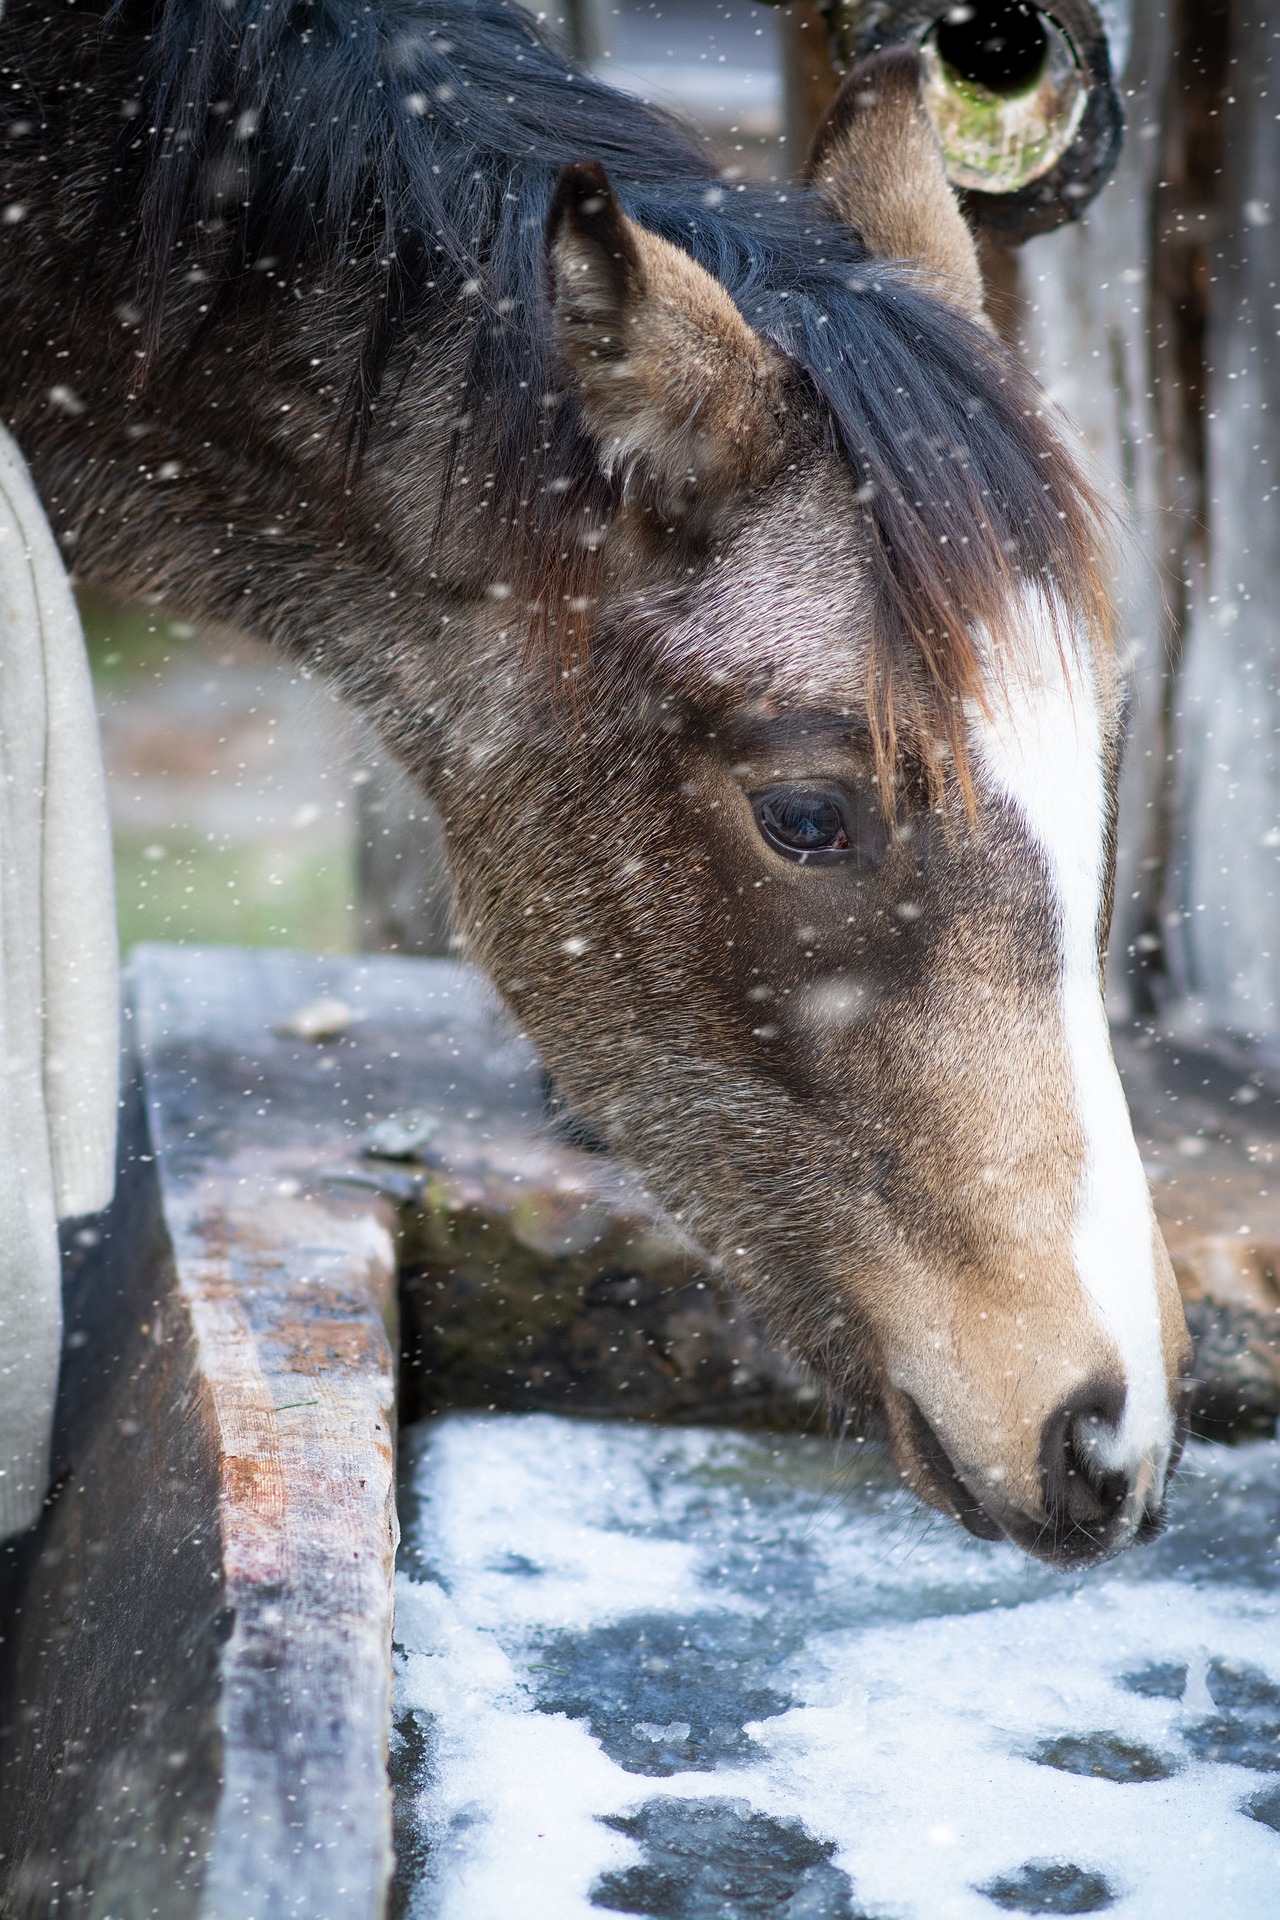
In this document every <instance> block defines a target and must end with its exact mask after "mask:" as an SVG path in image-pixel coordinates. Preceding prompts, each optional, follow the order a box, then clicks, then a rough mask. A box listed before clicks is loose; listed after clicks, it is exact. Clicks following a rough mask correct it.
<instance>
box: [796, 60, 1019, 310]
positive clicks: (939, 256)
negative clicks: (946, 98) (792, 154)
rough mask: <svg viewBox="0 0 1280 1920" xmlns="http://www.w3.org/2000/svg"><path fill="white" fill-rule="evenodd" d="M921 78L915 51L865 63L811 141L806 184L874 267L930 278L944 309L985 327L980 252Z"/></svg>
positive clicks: (854, 70)
mask: <svg viewBox="0 0 1280 1920" xmlns="http://www.w3.org/2000/svg"><path fill="white" fill-rule="evenodd" d="M923 77H924V76H923V68H922V64H921V60H920V55H919V54H918V53H917V52H916V51H915V49H914V48H912V47H893V48H890V49H887V50H886V51H885V52H883V53H873V54H870V55H868V57H867V58H866V59H865V60H860V61H859V62H858V64H857V65H856V66H855V67H853V68H851V69H850V71H849V73H848V74H847V75H846V77H845V79H844V82H843V84H842V85H841V88H840V91H839V93H838V94H837V95H836V97H835V99H834V100H833V101H832V103H831V105H830V107H829V108H828V109H827V113H826V116H825V118H824V119H823V121H822V123H821V125H820V126H819V128H818V131H817V132H816V134H815V135H814V137H813V146H812V148H811V149H810V153H809V158H808V161H807V163H806V166H805V175H806V177H807V178H808V179H809V180H811V181H812V182H813V183H814V185H815V186H816V187H818V188H819V190H820V191H821V192H822V193H823V195H824V196H825V197H826V199H827V200H828V201H829V202H830V204H831V205H832V207H834V209H835V211H836V212H837V213H838V214H839V216H840V218H841V219H842V220H843V221H844V222H845V223H846V225H847V226H850V227H853V228H854V229H855V230H856V231H857V232H858V233H859V234H861V236H862V238H863V239H864V240H865V241H866V243H867V246H868V247H869V248H870V250H871V252H872V253H873V254H875V255H876V256H877V258H880V259H884V260H907V261H912V262H914V263H916V264H918V265H919V266H922V267H924V268H926V269H927V271H928V272H929V273H931V274H932V275H933V276H934V278H935V280H936V281H937V292H938V294H939V295H940V297H941V298H942V299H944V300H945V301H947V302H948V304H949V305H951V306H953V307H955V308H957V309H958V310H959V312H961V313H963V314H964V315H965V316H966V318H968V319H970V320H978V321H982V322H984V323H985V322H986V314H985V312H984V309H983V290H982V269H981V268H980V267H979V265H978V254H977V249H976V247H975V246H974V244H973V236H972V234H971V233H970V231H969V229H968V226H967V225H966V224H965V220H964V216H963V215H962V214H961V212H960V208H959V205H958V204H957V201H956V196H955V193H954V192H953V190H952V187H951V183H950V181H949V180H948V179H947V175H946V168H945V167H944V165H943V160H942V148H941V147H940V146H939V144H938V136H937V134H936V133H935V132H934V130H933V122H932V121H931V120H930V118H929V115H928V113H927V112H926V110H925V105H924V94H923Z"/></svg>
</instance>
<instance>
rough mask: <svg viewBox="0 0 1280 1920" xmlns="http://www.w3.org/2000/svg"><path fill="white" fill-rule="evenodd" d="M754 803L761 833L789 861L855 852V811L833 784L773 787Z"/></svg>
mask: <svg viewBox="0 0 1280 1920" xmlns="http://www.w3.org/2000/svg"><path fill="white" fill-rule="evenodd" d="M751 804H752V806H753V807H754V809H755V816H756V824H757V826H758V827H759V828H760V831H761V833H762V834H763V835H764V837H765V839H766V840H767V841H768V842H769V845H770V846H771V847H772V848H773V849H774V851H775V852H777V853H781V854H783V855H784V856H785V857H786V858H787V859H788V860H798V861H802V862H803V861H806V860H812V859H815V858H816V859H828V860H829V859H833V858H834V859H838V858H839V857H840V855H841V854H849V853H851V852H853V851H855V848H854V846H853V839H854V836H853V833H852V830H851V827H852V821H851V812H852V810H851V808H850V806H849V802H848V800H847V799H846V797H845V795H844V794H842V793H839V792H836V791H835V790H833V789H832V788H831V787H770V789H769V791H768V792H767V793H761V794H757V795H756V796H755V797H754V799H753V800H752V803H751Z"/></svg>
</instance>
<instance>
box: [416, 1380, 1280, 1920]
mask: <svg viewBox="0 0 1280 1920" xmlns="http://www.w3.org/2000/svg"><path fill="white" fill-rule="evenodd" d="M406 1451H407V1456H408V1457H407V1463H406V1473H405V1493H404V1495H403V1498H402V1515H403V1519H404V1525H405V1542H404V1547H403V1549H402V1556H401V1569H402V1571H401V1574H400V1579H399V1586H398V1598H397V1625H396V1640H397V1646H398V1651H397V1657H396V1658H397V1709H396V1717H397V1727H398V1734H397V1754H396V1769H397V1772H398V1775H399V1778H400V1782H401V1787H400V1796H401V1814H400V1837H399V1844H400V1851H401V1887H400V1890H399V1898H400V1901H401V1903H402V1905H401V1911H402V1912H403V1913H404V1914H405V1915H406V1916H407V1920H424V1917H425V1916H432V1920H510V1917H511V1916H515V1915H519V1916H520V1920H583V1917H585V1916H589V1915H593V1914H599V1913H600V1912H601V1911H602V1910H604V1911H609V1912H621V1913H638V1914H648V1915H654V1916H660V1917H665V1920H755V1917H756V1916H761V1920H863V1916H866V1920H952V1917H953V1916H954V1920H970V1917H972V1920H981V1917H983V1916H986V1917H987V1920H990V1916H992V1915H994V1914H996V1913H998V1912H1000V1911H1006V1912H1009V1911H1011V1912H1018V1913H1089V1912H1101V1911H1104V1910H1105V1911H1110V1912H1112V1913H1114V1914H1115V1915H1117V1916H1124V1917H1125V1920H1207V1917H1209V1916H1211V1917H1212V1920H1264V1917H1265V1916H1268V1915H1271V1914H1280V1607H1278V1606H1277V1599H1278V1597H1280V1543H1278V1538H1277V1536H1278V1534H1280V1445H1277V1444H1276V1443H1273V1442H1258V1443H1254V1444H1252V1445H1249V1446H1246V1447H1242V1448H1237V1449H1226V1448H1220V1447H1210V1446H1207V1445H1197V1446H1193V1447H1192V1448H1191V1450H1190V1454H1189V1458H1188V1461H1187V1463H1186V1465H1185V1467H1184V1470H1183V1472H1182V1475H1181V1477H1180V1484H1179V1488H1178V1492H1177V1496H1176V1502H1175V1509H1176V1511H1175V1519H1174V1522H1173V1524H1172V1526H1171V1527H1170V1529H1169V1531H1168V1532H1167V1533H1166V1534H1165V1535H1164V1537H1163V1538H1162V1539H1161V1540H1160V1541H1158V1542H1157V1543H1156V1544H1155V1545H1154V1546H1151V1547H1148V1548H1145V1549H1138V1550H1136V1551H1134V1552H1132V1553H1130V1554H1128V1555H1126V1556H1123V1557H1122V1558H1121V1559H1120V1560H1118V1561H1116V1562H1114V1563H1113V1564H1112V1565H1110V1566H1107V1567H1104V1568H1101V1569H1097V1570H1094V1571H1092V1572H1088V1573H1083V1574H1075V1575H1070V1576H1063V1575H1060V1574H1054V1573H1052V1572H1049V1571H1048V1570H1046V1569H1044V1568H1040V1567H1035V1566H1032V1565H1031V1564H1030V1563H1029V1562H1027V1561H1026V1560H1025V1559H1024V1558H1023V1557H1022V1556H1021V1555H1019V1554H1018V1553H1016V1552H1015V1551H1014V1549H1012V1548H1006V1547H992V1546H988V1545H986V1544H984V1543H982V1542H979V1541H975V1540H970V1539H968V1538H967V1537H966V1536H965V1535H963V1534H962V1533H961V1532H960V1531H959V1530H958V1529H956V1528H954V1527H952V1526H950V1525H949V1524H947V1523H945V1522H942V1521H938V1520H931V1519H929V1518H928V1517H926V1516H924V1515H922V1514H921V1512H920V1510H919V1509H918V1508H916V1507H915V1506H914V1505H913V1503H911V1502H910V1501H909V1499H908V1498H907V1497H906V1496H905V1495H903V1494H902V1493H901V1492H900V1491H898V1490H897V1488H896V1484H895V1482H894V1478H893V1475H892V1473H891V1471H890V1470H889V1469H888V1467H887V1466H886V1464H885V1463H884V1462H883V1461H882V1460H881V1459H880V1458H879V1457H878V1456H877V1455H875V1454H873V1453H872V1452H871V1450H870V1449H868V1448H863V1447H861V1446H858V1445H855V1444H852V1443H849V1442H846V1443H843V1444H841V1445H836V1444H834V1443H828V1442H824V1441H819V1440H813V1439H807V1438H793V1437H779V1436H750V1435H743V1434H733V1433H725V1432H710V1431H680V1430H673V1429H669V1428H668V1429H661V1428H650V1427H642V1426H635V1425H624V1424H621V1423H619V1424H616V1425H614V1424H586V1423H581V1422H575V1421H568V1420H562V1419H557V1418H553V1417H550V1416H547V1415H451V1416H448V1417H446V1418H443V1419H440V1420H438V1421H434V1422H427V1423H425V1424H424V1425H423V1426H422V1427H421V1428H419V1429H418V1430H417V1431H416V1432H414V1433H413V1434H411V1435H410V1436H409V1438H408V1440H407V1445H406Z"/></svg>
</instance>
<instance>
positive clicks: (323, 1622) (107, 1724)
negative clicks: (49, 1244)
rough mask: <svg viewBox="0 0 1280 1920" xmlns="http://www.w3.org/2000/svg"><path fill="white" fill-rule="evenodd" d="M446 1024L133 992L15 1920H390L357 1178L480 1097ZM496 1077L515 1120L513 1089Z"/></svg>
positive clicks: (255, 977) (388, 1011)
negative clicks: (130, 1059)
mask: <svg viewBox="0 0 1280 1920" xmlns="http://www.w3.org/2000/svg"><path fill="white" fill-rule="evenodd" d="M449 971H450V970H447V969H446V972H449ZM339 975H340V979H338V976H339ZM374 976H376V978H374ZM335 981H336V984H335ZM337 992H341V994H342V995H343V997H344V998H345V1000H346V1001H347V1002H348V1004H349V1008H350V1021H349V1024H347V1025H346V1026H344V1027H343V1029H342V1030H341V1031H339V1032H337V1033H335V1034H333V1036H332V1038H331V1039H330V1040H328V1041H320V1042H317V1041H315V1040H310V1039H304V1038H300V1037H298V1035H297V1034H296V1033H293V1032H290V1031H288V1027H289V1018H290V1015H291V1014H293V1013H296V1012H297V1011H298V1009H299V1008H300V1007H301V1006H303V1005H304V1004H305V1003H308V1002H315V1001H316V1000H317V999H318V998H319V997H320V996H321V995H324V994H327V995H329V996H330V997H332V996H333V995H334V994H335V993H337ZM459 995H461V996H462V997H464V998H465V999H466V1001H467V1020H466V1021H465V1022H464V1026H465V1033H466V1036H467V1038H468V1041H469V1042H471V1041H474V1040H475V1037H476V1029H477V1021H476V1017H475V1010H474V1003H475V1001H476V999H477V991H476V988H475V986H474V984H473V983H472V982H470V981H465V980H460V979H459V978H458V977H457V976H456V975H451V978H450V981H449V982H447V983H443V984H442V983H441V982H439V981H438V980H433V981H423V980H422V979H421V977H419V976H415V977H414V978H413V979H411V980H409V981H408V982H407V984H406V980H405V977H404V975H403V974H402V973H401V972H399V971H397V969H396V966H395V963H392V962H382V963H378V962H374V963H372V964H371V966H368V967H366V966H365V965H364V964H363V963H361V962H359V961H356V960H344V961H339V962H329V961H325V960H323V959H313V958H306V957H297V956H289V955H272V954H247V953H240V954H237V953H233V952H226V953H221V954H198V953H191V952H183V951H181V950H176V949H175V950H169V951H161V950H152V951H150V952H144V953H143V954H141V955H140V956H138V958H137V959H136V961H135V968H134V976H133V983H132V1004H131V1013H132V1019H131V1023H130V1024H131V1028H132V1034H133V1044H134V1049H135V1052H136V1057H137V1060H138V1064H139V1070H140V1075H141V1079H142V1085H143V1102H144V1106H145V1128H146V1131H145V1132H144V1131H142V1116H141V1115H139V1116H136V1117H135V1124H134V1126H133V1128H132V1131H131V1133H130V1134H129V1135H128V1136H127V1138H128V1139H129V1140H130V1141H131V1145H129V1147H128V1149H127V1151H128V1154H129V1155H130V1158H129V1160H128V1164H127V1166H126V1168H125V1178H124V1180H123V1182H122V1188H121V1196H120V1201H119V1202H118V1205H117V1208H116V1210H115V1212H114V1214H113V1216H112V1218H111V1219H110V1220H109V1221H108V1222H107V1223H106V1230H105V1232H104V1234H103V1236H102V1239H101V1241H100V1243H99V1247H98V1248H97V1249H83V1250H82V1254H83V1258H82V1259H81V1261H80V1271H79V1273H78V1275H77V1277H76V1289H75V1297H76V1298H77V1299H78V1300H79V1301H80V1302H81V1304H82V1306H83V1310H84V1312H85V1313H86V1314H87V1315H88V1316H89V1318H88V1321H87V1322H86V1324H85V1326H84V1327H82V1328H80V1329H79V1331H80V1332H82V1333H83V1334H84V1336H85V1337H84V1341H83V1344H82V1345H81V1346H79V1347H77V1348H75V1349H73V1352H72V1357H71V1363H70V1365H69V1369H68V1383H67V1384H68V1394H67V1395H65V1396H64V1400H65V1402H66V1404H65V1405H64V1409H63V1420H62V1427H61V1431H60V1450H61V1453H62V1455H63V1458H64V1460H65V1462H66V1469H67V1479H66V1483H65V1485H64V1486H63V1488H62V1490H61V1492H60V1494H59V1496H58V1498H57V1499H56V1500H55V1502H54V1503H53V1505H52V1507H51V1510H50V1513H49V1515H48V1519H47V1521H46V1523H45V1525H44V1526H43V1528H42V1529H41V1532H40V1535H39V1537H38V1539H37V1541H36V1543H35V1551H34V1566H33V1567H32V1568H31V1569H30V1571H29V1572H28V1574H27V1577H26V1582H25V1587H24V1589H23V1591H22V1592H21V1593H20V1595H19V1604H18V1611H17V1613H16V1616H15V1620H14V1630H13V1632H12V1634H11V1635H10V1640H11V1648H12V1656H11V1661H10V1668H9V1689H8V1705H9V1710H8V1712H7V1714H6V1720H7V1722H8V1734H7V1739H6V1743H5V1755H4V1758H5V1765H6V1775H7V1779H8V1782H9V1791H8V1793H7V1796H6V1806H7V1820H6V1824H7V1835H6V1843H7V1844H6V1850H7V1852H8V1855H9V1884H8V1891H7V1899H8V1905H7V1907H6V1912H10V1913H12V1914H13V1915H15V1916H19V1915H20V1916H27V1915H30V1916H32V1920H34V1916H36V1915H45V1914H48V1913H58V1914H63V1913H66V1914H71V1913H75V1914H84V1915H95V1916H106V1915H108V1914H111V1915H113V1916H117V1920H123V1917H124V1916H128V1917H129V1920H132V1916H135V1915H137V1916H142V1915H151V1914H157V1915H161V1916H163V1917H164V1920H183V1917H184V1916H185V1915H187V1914H192V1915H199V1916H201V1920H276V1916H281V1917H282V1920H283V1916H292V1915H306V1916H307V1917H308V1920H312V1917H313V1916H314V1917H315V1920H325V1917H326V1916H332V1917H333V1920H347V1917H348V1916H351V1920H356V1917H357V1916H361V1917H362V1916H365V1915H368V1916H373V1915H376V1914H378V1913H380V1912H381V1910H382V1904H383V1899H384V1893H385V1885H386V1880H387V1876H388V1872H389V1867H390V1810H389V1794H388V1788H387V1780H386V1768H385V1759H386V1740H387V1732H388V1711H389V1705H388V1703H389V1693H388V1687H389V1657H390V1625H391V1602H390V1593H391V1585H390V1576H391V1566H392V1555H393V1550H394V1518H393V1514H394V1509H393V1472H392V1437H393V1436H392V1428H393V1405H392V1401H393V1386H394V1357H393V1356H394V1337H393V1336H394V1326H395V1305H394V1273H395V1253H394V1245H393V1234H392V1229H393V1227H394V1224H395V1222H394V1215H393V1213H392V1211H391V1209H390V1207H389V1206H388V1204H387V1202H386V1201H385V1200H384V1199H383V1198H382V1197H381V1195H380V1194H378V1193H377V1192H376V1191H374V1190H372V1189H370V1188H368V1187H360V1186H358V1185H353V1184H352V1183H350V1182H349V1181H344V1180H343V1179H342V1178H341V1175H342V1173H343V1171H344V1168H347V1167H350V1166H352V1165H358V1164H359V1146H358V1141H359V1138H360V1136H361V1134H362V1132H363V1130H364V1129H365V1128H366V1127H367V1126H368V1124H369V1123H370V1121H371V1120H373V1119H376V1118H378V1117H380V1116H382V1115H383V1114H385V1112H387V1111H388V1110H390V1109H392V1108H395V1107H398V1106H401V1105H403V1104H404V1099H405V1097H406V1092H407V1087H406V1075H407V1074H408V1073H409V1071H410V1066H411V1064H412V1067H413V1068H414V1069H415V1070H416V1071H417V1072H418V1073H421V1071H422V1069H423V1066H424V1063H425V1064H426V1065H427V1066H428V1069H434V1074H433V1084H435V1085H436V1086H437V1088H438V1089H440V1091H441V1094H442V1098H443V1101H444V1104H445V1105H446V1106H447V1104H448V1101H449V1099H450V1098H456V1099H458V1100H461V1101H463V1102H467V1101H470V1100H474V1099H475V1097H476V1095H477V1092H481V1093H482V1092H483V1086H484V1080H485V1074H486V1071H488V1068H489V1065H490V1063H489V1062H487V1061H486V1060H484V1059H483V1058H481V1059H478V1060H477V1059H476V1058H475V1057H474V1053H475V1049H474V1048H472V1050H471V1055H469V1057H468V1059H467V1060H465V1061H463V1060H461V1058H460V1057H459V1055H460V1053H461V1049H460V1048H459V1047H458V1046H457V1045H456V1039H457V1023H456V1022H455V1021H454V1020H453V1013H454V1011H455V1000H456V999H457V997H458V996H459ZM451 996H452V997H451ZM302 1024H303V1026H304V1027H305V1026H306V1025H307V1023H306V1022H303V1023H302ZM406 1030H407V1031H409V1032H411V1033H414V1034H416V1035H417V1036H418V1041H419V1051H418V1053H417V1054H416V1056H415V1059H414V1061H413V1062H412V1063H410V1062H409V1060H408V1059H407V1058H405V1056H404V1052H403V1050H402V1049H401V1048H400V1047H398V1046H397V1045H396V1040H397V1039H399V1038H401V1037H402V1036H403V1034H404V1032H405V1031H406ZM506 1044H507V1040H506V1037H505V1036H503V1039H502V1041H501V1042H500V1046H499V1051H501V1047H502V1046H505V1045H506ZM498 1071H499V1072H500V1073H502V1074H503V1075H504V1077H503V1079H502V1086H503V1091H504V1093H505V1094H507V1095H508V1097H509V1096H510V1093H511V1089H512V1087H513V1085H514V1084H515V1080H516V1079H517V1078H518V1077H519V1074H518V1073H516V1074H515V1075H513V1074H512V1073H511V1072H509V1071H506V1064H505V1062H501V1061H500V1063H499V1068H498ZM525 1080H526V1081H527V1082H528V1083H529V1087H530V1095H531V1098H533V1099H535V1100H536V1099H537V1098H538V1097H539V1096H540V1091H541V1082H540V1079H539V1078H538V1076H537V1074H536V1069H533V1068H526V1069H525ZM335 1176H336V1177H335ZM139 1190H141V1191H143V1193H144V1196H149V1198H147V1199H146V1204H145V1206H144V1205H142V1204H140V1202H139V1201H138V1199H137V1194H138V1192H139ZM148 1209H149V1212H148ZM148 1220H149V1221H150V1225H149V1226H148V1225H147V1224H146V1223H147V1221H148ZM108 1267H110V1268H111V1269H112V1271H114V1272H115V1273H116V1275H117V1278H118V1284H117V1285H116V1286H115V1289H114V1293H112V1289H111V1287H110V1286H109V1285H106V1284H104V1282H105V1281H107V1280H109V1279H110V1274H109V1273H108V1271H107V1269H108ZM99 1291H101V1294H102V1297H103V1299H104V1300H106V1299H107V1298H108V1296H110V1300H111V1312H110V1314H109V1315H108V1316H107V1318H106V1321H105V1323H104V1321H103V1317H102V1315H101V1314H100V1313H97V1312H96V1306H95V1298H94V1296H95V1293H96V1292H99ZM77 1311H79V1309H77ZM75 1337H76V1334H75V1331H73V1339H74V1338H75ZM100 1340H102V1341H104V1343H105V1344H104V1347H103V1351H104V1352H105V1353H106V1354H107V1355H108V1362H107V1364H105V1365H100V1364H98V1357H99V1347H98V1342H99V1341H100ZM77 1391H78V1393H79V1396H80V1399H79V1402H78V1403H77V1401H76V1399H75V1398H74V1395H75V1394H76V1392H77Z"/></svg>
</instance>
